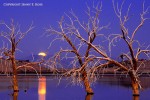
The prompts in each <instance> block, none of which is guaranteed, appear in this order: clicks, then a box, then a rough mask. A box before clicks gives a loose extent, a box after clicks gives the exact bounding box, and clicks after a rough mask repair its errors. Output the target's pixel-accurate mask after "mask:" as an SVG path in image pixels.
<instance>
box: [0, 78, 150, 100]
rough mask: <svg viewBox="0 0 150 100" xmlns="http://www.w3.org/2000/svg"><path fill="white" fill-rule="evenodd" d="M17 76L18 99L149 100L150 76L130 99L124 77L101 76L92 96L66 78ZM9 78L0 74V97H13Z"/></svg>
mask: <svg viewBox="0 0 150 100" xmlns="http://www.w3.org/2000/svg"><path fill="white" fill-rule="evenodd" d="M59 79H60V78H58V77H55V76H47V77H41V78H38V77H37V76H19V88H20V91H19V94H18V96H17V97H16V98H18V100H150V77H142V78H141V84H142V85H143V89H142V90H141V94H140V97H139V98H133V96H132V91H131V87H130V84H129V79H128V78H120V77H114V76H105V77H103V78H100V79H99V80H98V81H97V82H95V83H94V84H93V85H92V88H93V90H94V92H95V94H94V95H93V96H86V92H85V90H84V87H83V86H82V84H78V85H74V84H72V81H71V80H70V79H67V78H64V77H63V78H62V79H61V80H59ZM11 86H12V83H11V77H7V76H0V100H13V96H12V89H11Z"/></svg>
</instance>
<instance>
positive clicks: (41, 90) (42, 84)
mask: <svg viewBox="0 0 150 100" xmlns="http://www.w3.org/2000/svg"><path fill="white" fill-rule="evenodd" d="M38 83H39V84H38V95H39V100H46V77H40V78H39V79H38Z"/></svg>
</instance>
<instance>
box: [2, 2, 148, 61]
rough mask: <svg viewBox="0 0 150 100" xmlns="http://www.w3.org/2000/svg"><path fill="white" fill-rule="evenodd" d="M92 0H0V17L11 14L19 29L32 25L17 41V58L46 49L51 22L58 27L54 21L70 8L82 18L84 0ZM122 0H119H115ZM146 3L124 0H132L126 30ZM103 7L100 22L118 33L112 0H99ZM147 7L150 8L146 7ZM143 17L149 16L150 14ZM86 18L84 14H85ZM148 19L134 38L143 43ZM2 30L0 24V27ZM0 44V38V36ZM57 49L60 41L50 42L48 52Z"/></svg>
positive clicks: (9, 17) (117, 49) (10, 16)
mask: <svg viewBox="0 0 150 100" xmlns="http://www.w3.org/2000/svg"><path fill="white" fill-rule="evenodd" d="M92 1H95V2H97V1H99V0H0V20H3V21H5V22H6V23H8V24H9V23H10V19H11V18H13V19H14V21H15V22H16V23H19V24H20V25H21V29H22V30H26V29H27V26H29V25H30V24H31V23H32V22H33V25H34V26H35V28H34V29H33V30H32V31H31V32H29V34H27V36H26V37H25V38H24V39H23V40H22V41H21V42H20V45H19V49H20V50H22V52H20V53H18V54H17V57H18V58H25V57H26V56H29V55H31V54H32V53H33V54H38V52H40V51H47V47H48V46H49V43H50V41H51V38H50V37H46V35H44V34H45V28H48V27H49V26H50V25H51V26H54V27H56V28H57V21H59V20H60V18H61V16H62V15H64V12H65V13H68V12H69V11H70V10H71V9H72V10H73V11H74V12H75V13H76V15H77V16H78V17H79V18H80V19H84V17H85V15H86V14H85V11H86V8H87V7H86V3H87V4H88V5H89V6H92V3H93V2H92ZM115 1H122V0H115ZM144 1H145V2H146V3H145V7H147V6H150V0H126V2H125V5H124V8H125V9H126V8H127V6H128V5H129V4H130V3H132V7H131V12H130V15H131V20H130V23H129V24H128V27H129V31H132V29H133V28H134V27H135V26H137V23H139V13H140V12H141V11H142V3H143V2H144ZM8 3H21V4H22V3H34V4H35V3H41V4H42V6H31V5H30V6H26V7H23V6H22V5H21V6H20V5H19V6H9V5H8ZM102 3H103V11H102V14H101V16H100V20H101V23H102V24H104V25H106V24H108V23H109V22H111V25H110V28H111V29H110V30H107V31H106V32H108V33H119V32H120V27H119V21H118V19H117V17H116V16H115V14H114V11H113V7H112V1H111V0H102ZM149 11H150V10H149ZM146 17H149V18H150V14H148V15H147V16H146ZM85 18H86V17H85ZM149 26H150V21H147V22H146V23H145V24H144V26H143V28H142V29H141V30H140V32H139V34H137V38H138V39H139V40H140V41H141V42H143V43H146V44H149V43H150V41H149V38H150V33H149V32H150V27H149ZM0 30H1V28H0ZM0 45H2V41H1V40H0ZM58 49H59V45H57V44H56V45H55V46H53V49H51V50H49V54H53V52H55V51H56V50H58ZM114 50H115V52H116V51H121V52H122V51H123V50H122V49H121V50H120V49H119V48H115V49H114Z"/></svg>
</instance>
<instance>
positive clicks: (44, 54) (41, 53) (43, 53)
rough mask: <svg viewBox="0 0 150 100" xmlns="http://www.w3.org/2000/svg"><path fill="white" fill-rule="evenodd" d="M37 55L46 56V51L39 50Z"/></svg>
mask: <svg viewBox="0 0 150 100" xmlns="http://www.w3.org/2000/svg"><path fill="white" fill-rule="evenodd" d="M38 55H39V56H43V57H45V56H46V53H45V52H39V53H38Z"/></svg>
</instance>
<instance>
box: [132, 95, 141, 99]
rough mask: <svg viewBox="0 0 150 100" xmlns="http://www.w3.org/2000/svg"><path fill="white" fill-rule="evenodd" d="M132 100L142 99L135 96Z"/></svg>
mask: <svg viewBox="0 0 150 100" xmlns="http://www.w3.org/2000/svg"><path fill="white" fill-rule="evenodd" d="M132 100H140V97H139V96H133V99H132Z"/></svg>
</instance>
